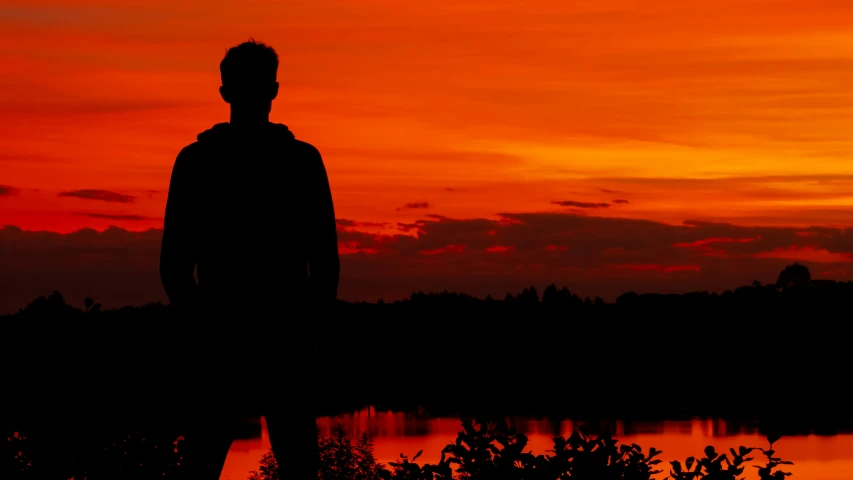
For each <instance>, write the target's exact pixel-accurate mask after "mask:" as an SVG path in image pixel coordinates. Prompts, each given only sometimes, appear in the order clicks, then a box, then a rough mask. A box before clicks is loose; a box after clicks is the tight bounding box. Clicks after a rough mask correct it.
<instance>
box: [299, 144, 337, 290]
mask: <svg viewBox="0 0 853 480" xmlns="http://www.w3.org/2000/svg"><path fill="white" fill-rule="evenodd" d="M309 157H310V158H308V159H307V160H308V164H309V165H310V167H309V168H310V169H311V170H310V171H309V172H308V174H309V182H310V183H309V185H307V187H308V192H309V197H310V198H309V201H308V205H309V207H310V210H309V214H308V215H309V217H308V242H307V248H308V272H309V275H310V276H309V282H308V283H309V285H310V288H311V295H312V297H313V299H314V300H315V301H317V302H319V303H320V304H321V305H331V304H333V303H334V301H335V300H336V299H337V297H338V282H339V281H340V275H341V263H340V257H339V256H338V230H337V222H336V220H335V207H334V204H333V202H332V189H331V187H330V186H329V177H328V174H327V173H326V166H325V165H324V164H323V158H322V157H321V156H320V152H319V151H317V149H316V148H314V147H310V149H309Z"/></svg>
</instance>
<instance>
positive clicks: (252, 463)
mask: <svg viewBox="0 0 853 480" xmlns="http://www.w3.org/2000/svg"><path fill="white" fill-rule="evenodd" d="M508 420H509V421H510V424H511V425H512V426H514V427H515V428H517V429H518V430H519V431H521V432H523V433H525V434H526V435H527V436H528V437H529V439H530V442H529V448H530V449H532V450H533V453H534V454H540V453H542V454H544V453H546V450H548V449H550V448H552V447H553V442H552V438H553V437H554V436H555V435H557V434H558V435H563V436H564V437H568V436H569V435H571V433H572V432H573V431H574V430H575V429H576V428H577V426H578V425H579V423H574V422H572V421H569V420H567V421H563V422H561V423H560V424H554V423H552V422H551V421H549V420H538V419H532V418H509V419H508ZM338 423H341V424H343V425H344V427H345V429H346V430H347V432H348V433H349V435H350V436H351V437H353V438H354V437H355V436H357V435H358V434H360V433H361V432H364V431H367V432H369V433H370V434H371V435H373V437H374V453H375V455H376V458H377V460H378V461H380V462H382V463H386V464H387V463H388V462H390V461H394V460H395V459H399V457H400V454H401V453H402V454H404V455H408V456H409V458H412V456H414V454H415V453H417V452H418V450H423V451H424V453H423V454H422V456H421V458H419V459H418V461H419V462H420V461H421V460H422V461H423V462H427V463H436V462H437V461H438V459H439V457H440V455H441V450H442V448H444V446H445V445H447V444H448V443H451V442H453V441H454V440H455V439H456V434H457V432H459V430H460V429H461V426H460V420H459V419H458V418H427V417H424V416H419V415H413V414H406V413H397V412H376V411H374V410H373V409H370V410H367V409H365V410H362V411H360V412H357V413H355V414H351V415H342V416H338V417H320V418H318V419H317V425H318V426H319V427H320V431H321V432H322V433H323V434H326V435H328V434H329V433H330V432H331V431H332V429H333V428H334V426H335V425H336V424H338ZM613 429H614V432H615V434H614V437H615V438H616V439H617V440H619V441H620V442H623V443H636V444H638V445H640V446H642V447H643V450H644V451H647V450H648V449H649V448H650V447H655V448H657V449H658V450H663V454H662V455H661V457H659V458H661V459H662V460H664V464H662V466H664V467H665V468H664V470H665V473H669V470H668V467H669V463H668V462H669V461H671V460H679V461H681V462H682V463H683V462H684V459H685V458H687V457H689V456H695V457H701V456H704V454H703V453H702V450H703V449H704V448H705V447H706V446H708V445H714V446H715V447H716V448H717V450H718V451H720V450H724V451H728V449H729V448H730V447H734V448H737V447H738V446H740V445H744V446H748V447H765V448H766V447H767V445H766V440H765V439H764V437H763V436H762V435H759V434H758V432H757V431H756V430H755V429H754V428H742V427H734V426H733V425H732V423H730V422H726V421H723V420H704V419H703V420H699V419H697V420H688V421H663V422H653V423H652V422H650V423H637V422H631V423H630V424H629V425H626V424H625V423H624V422H619V421H617V422H615V423H614V425H613ZM774 447H775V450H776V451H777V452H778V453H777V455H779V456H781V457H782V458H783V459H785V460H790V461H792V462H794V465H789V466H787V467H788V468H787V471H790V472H791V473H792V474H793V476H792V477H788V478H790V479H791V480H797V479H802V480H805V479H810V480H850V479H851V478H853V434H839V435H833V436H819V435H808V436H805V435H804V436H791V437H782V439H781V440H779V441H778V442H777V443H776V444H775V445H774ZM269 448H270V444H269V437H268V436H267V430H266V425H265V424H264V422H263V419H261V436H260V437H259V438H255V439H248V440H237V441H235V442H234V444H233V445H232V446H231V450H230V451H229V453H228V459H227V460H226V463H225V468H224V470H223V472H222V476H221V477H220V479H221V480H245V479H246V478H247V477H248V472H249V471H250V470H254V469H256V468H257V466H258V460H260V458H261V456H262V455H263V454H264V453H265V452H267V451H269ZM758 456H759V457H761V458H763V456H761V454H760V452H759V455H758ZM756 460H759V458H757V457H756ZM750 464H758V462H756V461H753V462H750ZM747 468H748V469H749V470H752V471H751V472H750V471H745V472H744V473H745V476H746V478H747V479H748V480H751V479H753V478H757V476H756V469H754V468H751V467H747ZM664 477H666V475H664V474H659V475H658V477H657V478H659V479H663V478H664Z"/></svg>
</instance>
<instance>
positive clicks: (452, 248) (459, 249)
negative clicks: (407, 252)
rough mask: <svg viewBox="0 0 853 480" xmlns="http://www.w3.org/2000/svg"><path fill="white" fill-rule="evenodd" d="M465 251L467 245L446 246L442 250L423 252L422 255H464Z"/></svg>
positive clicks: (434, 249) (435, 249)
mask: <svg viewBox="0 0 853 480" xmlns="http://www.w3.org/2000/svg"><path fill="white" fill-rule="evenodd" d="M464 251H465V245H446V246H444V247H442V248H433V249H432V250H421V251H420V252H418V253H420V254H421V255H438V254H440V253H462V252H464Z"/></svg>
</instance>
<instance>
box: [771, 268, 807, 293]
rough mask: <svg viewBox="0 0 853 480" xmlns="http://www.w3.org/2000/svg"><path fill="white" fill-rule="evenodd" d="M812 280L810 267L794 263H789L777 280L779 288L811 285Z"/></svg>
mask: <svg viewBox="0 0 853 480" xmlns="http://www.w3.org/2000/svg"><path fill="white" fill-rule="evenodd" d="M811 281H812V275H811V273H810V272H809V269H808V267H806V266H805V265H800V264H799V263H794V264H792V265H788V266H787V267H785V269H784V270H782V271H781V272H780V273H779V278H778V279H777V280H776V286H777V287H779V288H790V287H794V286H803V285H809V284H811Z"/></svg>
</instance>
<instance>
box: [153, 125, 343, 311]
mask: <svg viewBox="0 0 853 480" xmlns="http://www.w3.org/2000/svg"><path fill="white" fill-rule="evenodd" d="M197 139H198V141H196V142H194V143H192V144H190V145H188V146H187V147H185V148H184V149H183V150H181V152H180V153H179V154H178V156H177V159H176V160H175V164H174V167H173V169H172V176H171V182H170V186H169V194H168V199H167V202H166V212H165V218H164V226H163V240H162V246H161V252H160V276H161V280H162V282H163V286H164V288H165V290H166V294H167V295H168V297H169V301H170V303H171V304H173V305H174V306H176V307H178V308H185V307H186V308H191V309H193V311H200V312H207V313H210V314H213V313H217V312H218V314H220V315H221V314H223V313H227V314H232V315H233V314H241V313H243V314H249V313H254V314H262V313H264V312H271V311H275V312H282V311H287V310H291V311H298V310H305V307H306V306H308V305H306V304H311V303H313V304H323V305H325V304H330V303H332V302H334V300H335V298H336V295H337V288H338V280H339V274H340V263H339V256H338V244H337V232H336V223H335V212H334V206H333V202H332V195H331V190H330V187H329V180H328V176H327V174H326V169H325V166H324V164H323V160H322V158H321V156H320V153H319V152H318V151H317V149H316V148H314V147H313V146H312V145H310V144H308V143H305V142H302V141H299V140H297V139H296V138H295V136H294V135H293V133H292V132H291V131H290V130H289V129H288V127H287V126H285V125H282V124H275V123H267V124H265V125H263V126H261V127H254V128H251V129H246V128H240V127H238V126H235V125H232V124H229V123H220V124H217V125H214V126H213V127H212V128H210V129H208V130H206V131H204V132H202V133H200V134H199V135H198V137H197ZM196 268H197V272H196V276H197V278H198V280H197V281H196V279H195V278H194V275H193V273H194V270H195V269H196ZM309 308H310V307H309Z"/></svg>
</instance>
